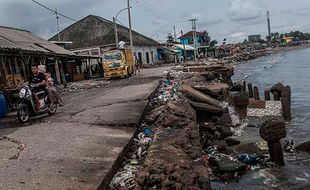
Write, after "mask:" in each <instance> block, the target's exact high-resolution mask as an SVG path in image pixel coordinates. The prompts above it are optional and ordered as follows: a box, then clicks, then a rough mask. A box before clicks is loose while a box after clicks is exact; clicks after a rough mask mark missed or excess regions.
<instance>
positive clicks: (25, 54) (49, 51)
mask: <svg viewBox="0 0 310 190" xmlns="http://www.w3.org/2000/svg"><path fill="white" fill-rule="evenodd" d="M81 62H82V58H81V57H80V56H77V55H76V54H74V53H72V52H71V51H68V50H66V49H64V48H62V47H60V46H58V45H55V44H53V43H51V42H49V41H47V40H44V39H42V38H40V37H38V36H36V35H34V34H32V33H31V32H29V31H26V30H22V29H16V28H10V27H5V26H0V88H2V89H3V88H14V87H16V86H17V85H18V84H19V83H21V82H24V81H26V80H27V78H28V77H29V76H30V74H31V64H38V65H42V66H43V67H45V68H47V69H48V70H49V71H50V72H51V73H52V75H53V78H54V79H55V80H56V81H57V82H58V83H61V82H66V80H65V79H66V76H67V79H69V78H70V74H71V77H73V74H74V73H77V72H76V70H77V68H78V67H79V66H80V65H81ZM72 68H74V69H72ZM73 70H74V71H73ZM68 76H69V77H68Z"/></svg>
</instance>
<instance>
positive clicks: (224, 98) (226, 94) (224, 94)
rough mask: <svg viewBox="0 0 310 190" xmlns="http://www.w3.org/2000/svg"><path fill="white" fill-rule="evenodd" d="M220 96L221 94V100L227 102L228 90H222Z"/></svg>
mask: <svg viewBox="0 0 310 190" xmlns="http://www.w3.org/2000/svg"><path fill="white" fill-rule="evenodd" d="M222 94H223V100H224V101H225V100H227V97H228V89H227V88H223V90H222Z"/></svg>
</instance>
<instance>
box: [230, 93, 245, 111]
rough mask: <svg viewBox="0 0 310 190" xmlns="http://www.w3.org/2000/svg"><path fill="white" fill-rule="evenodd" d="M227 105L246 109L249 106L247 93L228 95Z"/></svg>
mask: <svg viewBox="0 0 310 190" xmlns="http://www.w3.org/2000/svg"><path fill="white" fill-rule="evenodd" d="M228 104H229V105H234V106H238V107H246V106H247V105H248V104H249V94H248V92H246V91H244V92H231V93H229V94H228Z"/></svg>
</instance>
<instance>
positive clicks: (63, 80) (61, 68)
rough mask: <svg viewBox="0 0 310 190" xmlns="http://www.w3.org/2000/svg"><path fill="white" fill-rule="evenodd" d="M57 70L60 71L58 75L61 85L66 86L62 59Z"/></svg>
mask: <svg viewBox="0 0 310 190" xmlns="http://www.w3.org/2000/svg"><path fill="white" fill-rule="evenodd" d="M59 71H60V76H61V78H62V82H63V85H64V87H65V88H66V87H67V81H66V77H65V72H64V68H63V64H62V61H59Z"/></svg>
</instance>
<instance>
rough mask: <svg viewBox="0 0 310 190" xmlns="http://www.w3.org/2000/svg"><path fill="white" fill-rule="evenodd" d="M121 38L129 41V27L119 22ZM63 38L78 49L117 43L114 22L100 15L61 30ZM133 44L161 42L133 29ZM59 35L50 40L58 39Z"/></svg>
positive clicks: (146, 44) (156, 44) (69, 47)
mask: <svg viewBox="0 0 310 190" xmlns="http://www.w3.org/2000/svg"><path fill="white" fill-rule="evenodd" d="M117 32H118V37H119V40H120V41H121V40H122V41H124V42H129V29H128V28H127V27H125V26H122V25H119V24H117ZM60 37H61V39H62V40H65V41H71V42H73V43H72V44H68V46H67V47H68V49H72V50H77V49H83V48H89V47H98V46H105V45H112V46H114V44H115V34H114V23H113V22H111V21H109V20H107V19H104V18H102V17H99V16H95V15H89V16H87V17H85V18H83V19H81V20H79V21H78V22H76V23H74V24H72V25H71V26H69V27H67V28H65V29H64V30H63V31H61V32H60ZM132 37H133V44H134V45H142V46H159V45H160V43H159V42H157V41H155V40H153V39H152V38H149V37H147V36H144V35H142V34H140V33H138V32H136V31H134V30H133V31H132ZM57 38H58V37H57V35H55V36H53V37H52V38H51V39H50V41H53V40H57Z"/></svg>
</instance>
